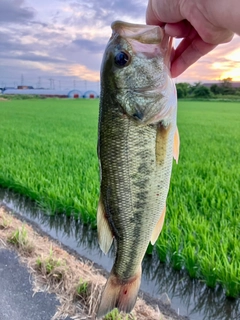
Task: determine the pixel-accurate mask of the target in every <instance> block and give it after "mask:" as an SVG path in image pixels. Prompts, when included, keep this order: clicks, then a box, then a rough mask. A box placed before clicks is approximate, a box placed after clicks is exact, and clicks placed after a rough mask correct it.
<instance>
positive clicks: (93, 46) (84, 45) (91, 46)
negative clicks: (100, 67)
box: [73, 39, 106, 53]
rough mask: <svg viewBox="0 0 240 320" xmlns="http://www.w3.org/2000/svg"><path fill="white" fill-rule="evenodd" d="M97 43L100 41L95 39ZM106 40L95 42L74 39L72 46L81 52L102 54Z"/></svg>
mask: <svg viewBox="0 0 240 320" xmlns="http://www.w3.org/2000/svg"><path fill="white" fill-rule="evenodd" d="M97 40H98V41H99V40H101V39H97ZM105 43H106V39H102V41H99V42H97V41H96V40H94V41H93V40H87V39H76V40H74V41H73V44H76V45H77V46H79V47H80V48H81V49H82V50H86V51H92V52H95V53H97V52H103V50H104V48H105Z"/></svg>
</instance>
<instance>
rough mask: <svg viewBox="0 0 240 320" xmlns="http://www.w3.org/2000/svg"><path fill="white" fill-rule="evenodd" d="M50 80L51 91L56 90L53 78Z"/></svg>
mask: <svg viewBox="0 0 240 320" xmlns="http://www.w3.org/2000/svg"><path fill="white" fill-rule="evenodd" d="M48 80H49V81H50V89H54V80H53V79H52V78H50V79H48Z"/></svg>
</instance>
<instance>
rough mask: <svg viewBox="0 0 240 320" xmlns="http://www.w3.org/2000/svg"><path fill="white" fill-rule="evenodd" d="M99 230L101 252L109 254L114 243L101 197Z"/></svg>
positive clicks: (98, 212)
mask: <svg viewBox="0 0 240 320" xmlns="http://www.w3.org/2000/svg"><path fill="white" fill-rule="evenodd" d="M97 229H98V242H99V246H100V248H101V250H102V251H103V252H104V253H105V254H107V253H108V251H109V249H110V247H111V245H112V242H113V234H112V231H111V229H110V227H109V223H108V220H107V217H106V214H105V209H104V205H103V202H102V197H101V196H100V199H99V202H98V210H97Z"/></svg>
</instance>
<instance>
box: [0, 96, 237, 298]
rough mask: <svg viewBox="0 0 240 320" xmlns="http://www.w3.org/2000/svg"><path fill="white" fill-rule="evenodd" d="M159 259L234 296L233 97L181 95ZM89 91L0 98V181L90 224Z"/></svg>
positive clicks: (92, 120) (93, 175)
mask: <svg viewBox="0 0 240 320" xmlns="http://www.w3.org/2000/svg"><path fill="white" fill-rule="evenodd" d="M178 110H179V111H178V127H179V132H180V139H181V146H180V159H179V164H178V165H176V164H175V163H174V165H173V172H172V179H171V187H170V191H169V196H168V201H167V215H166V221H165V225H164V228H163V231H162V233H161V235H160V237H159V239H158V240H157V243H156V245H155V249H154V250H156V253H157V255H158V257H159V259H160V261H161V262H167V263H170V264H171V265H172V267H173V268H174V269H185V270H186V272H187V273H188V274H189V276H190V277H192V278H197V279H201V281H205V282H206V284H207V285H208V286H209V287H212V288H215V287H217V286H219V285H220V286H222V287H223V288H224V290H225V293H226V296H228V297H231V298H237V297H239V296H240V245H239V243H240V203H239V199H240V178H239V175H240V144H239V141H240V103H239V102H238V103H236V102H235V103H234V102H203V101H202V102H200V101H199V102H196V101H195V102H193V101H180V102H179V109H178ZM97 118H98V100H57V99H46V100H9V101H0V186H2V187H5V188H10V189H12V190H14V191H16V192H18V193H21V194H23V195H25V196H27V197H29V198H31V199H33V200H34V201H36V202H37V203H38V204H39V206H40V207H41V208H42V209H43V210H45V211H46V212H47V213H48V214H57V213H65V214H66V215H75V216H76V217H80V218H81V220H82V221H83V223H86V224H92V226H93V227H95V226H96V208H97V202H98V195H99V174H98V160H97V155H96V145H97Z"/></svg>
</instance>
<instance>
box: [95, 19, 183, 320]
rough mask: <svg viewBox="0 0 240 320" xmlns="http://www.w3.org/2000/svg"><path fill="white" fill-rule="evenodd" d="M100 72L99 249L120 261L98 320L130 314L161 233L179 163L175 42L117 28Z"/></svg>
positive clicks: (154, 30) (147, 30) (151, 31)
mask: <svg viewBox="0 0 240 320" xmlns="http://www.w3.org/2000/svg"><path fill="white" fill-rule="evenodd" d="M111 28H112V35H111V38H110V39H109V42H108V44H107V46H106V49H105V52H104V55H103V60H102V65H101V72H100V74H101V91H100V106H99V121H98V147H97V149H98V150H97V152H98V159H99V168H100V196H99V203H98V209H97V229H98V242H99V245H100V248H101V249H102V251H103V252H104V253H105V254H107V253H108V251H109V249H110V248H111V246H112V245H113V243H114V247H115V260H114V264H113V267H112V270H111V272H110V275H109V277H108V280H107V283H106V285H105V288H104V289H103V293H102V295H101V299H100V304H99V306H98V310H97V315H96V316H97V318H101V317H103V316H104V315H105V314H107V313H108V312H110V311H111V310H112V309H114V308H118V309H119V311H123V312H125V313H130V312H131V310H132V309H133V307H134V305H135V303H136V300H137V295H138V291H139V287H140V283H141V274H142V267H141V264H142V260H143V257H144V255H145V252H146V250H147V247H148V245H149V242H151V243H152V244H154V243H155V242H156V240H157V239H158V237H159V234H160V232H161V230H162V227H163V224H164V218H165V212H166V199H167V194H168V190H169V185H170V177H171V171H172V162H173V158H174V159H175V160H176V162H178V157H179V145H180V140H179V133H178V129H177V94H176V87H175V84H174V81H173V79H172V78H171V75H170V71H169V69H170V58H171V52H172V38H170V37H168V36H167V35H166V34H165V33H164V30H163V29H162V28H161V27H159V26H152V25H141V24H132V23H127V22H123V21H115V22H113V23H112V25H111Z"/></svg>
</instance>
